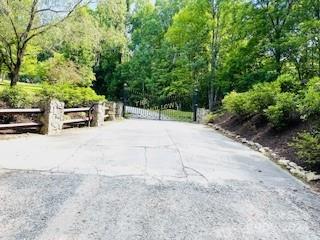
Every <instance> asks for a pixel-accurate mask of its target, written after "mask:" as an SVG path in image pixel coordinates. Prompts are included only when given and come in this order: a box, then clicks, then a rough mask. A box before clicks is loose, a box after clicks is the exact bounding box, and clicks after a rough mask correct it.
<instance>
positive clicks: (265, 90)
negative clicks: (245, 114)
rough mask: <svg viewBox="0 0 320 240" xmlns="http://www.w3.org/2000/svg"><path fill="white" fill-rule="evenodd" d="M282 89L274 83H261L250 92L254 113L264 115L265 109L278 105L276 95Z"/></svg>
mask: <svg viewBox="0 0 320 240" xmlns="http://www.w3.org/2000/svg"><path fill="white" fill-rule="evenodd" d="M278 93H280V88H279V86H278V85H277V84H275V83H274V82H273V83H259V84H256V85H254V86H253V89H252V90H250V91H249V92H248V94H249V99H250V100H249V101H250V105H251V106H252V111H253V113H256V114H257V113H263V112H264V110H265V109H267V108H268V107H269V106H271V105H274V104H275V103H276V95H277V94H278Z"/></svg>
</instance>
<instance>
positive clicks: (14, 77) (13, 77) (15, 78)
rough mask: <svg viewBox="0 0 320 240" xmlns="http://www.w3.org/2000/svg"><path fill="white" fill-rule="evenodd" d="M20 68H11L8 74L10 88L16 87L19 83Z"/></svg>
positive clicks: (18, 66)
mask: <svg viewBox="0 0 320 240" xmlns="http://www.w3.org/2000/svg"><path fill="white" fill-rule="evenodd" d="M20 67H21V65H17V66H16V67H14V68H13V70H12V71H11V72H10V73H9V78H10V86H11V87H14V86H16V85H17V83H18V82H19V78H20V75H19V73H20Z"/></svg>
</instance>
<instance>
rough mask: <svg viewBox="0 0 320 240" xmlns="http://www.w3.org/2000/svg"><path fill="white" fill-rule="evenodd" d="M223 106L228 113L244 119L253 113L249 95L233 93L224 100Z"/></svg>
mask: <svg viewBox="0 0 320 240" xmlns="http://www.w3.org/2000/svg"><path fill="white" fill-rule="evenodd" d="M222 104H223V107H224V109H225V110H226V111H227V112H230V113H233V114H237V115H239V116H242V117H244V116H247V115H249V114H252V113H253V108H252V105H251V102H250V98H249V93H237V92H235V91H233V92H231V93H229V94H228V95H227V96H225V98H224V99H223V100H222Z"/></svg>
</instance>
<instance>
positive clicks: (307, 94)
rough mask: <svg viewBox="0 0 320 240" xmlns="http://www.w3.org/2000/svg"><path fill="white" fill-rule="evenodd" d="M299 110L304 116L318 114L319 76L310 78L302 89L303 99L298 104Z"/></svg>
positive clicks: (319, 97) (319, 107) (319, 102)
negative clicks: (305, 87)
mask: <svg viewBox="0 0 320 240" xmlns="http://www.w3.org/2000/svg"><path fill="white" fill-rule="evenodd" d="M299 110H300V113H301V115H303V116H304V118H308V117H310V116H313V115H317V114H320V78H319V77H316V78H313V79H311V80H310V81H309V82H308V84H307V89H306V90H305V91H304V96H303V99H302V100H301V102H300V104H299Z"/></svg>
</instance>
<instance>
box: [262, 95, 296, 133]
mask: <svg viewBox="0 0 320 240" xmlns="http://www.w3.org/2000/svg"><path fill="white" fill-rule="evenodd" d="M296 102H297V101H296V95H295V94H294V93H288V92H286V93H280V94H278V95H277V96H276V103H275V105H272V106H269V107H268V109H266V110H265V115H266V116H267V119H268V120H269V121H270V122H271V123H272V124H273V126H275V127H276V128H279V129H280V128H283V127H285V126H286V125H287V124H288V123H290V122H292V121H296V120H298V119H299V114H298V109H297V103H296Z"/></svg>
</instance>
